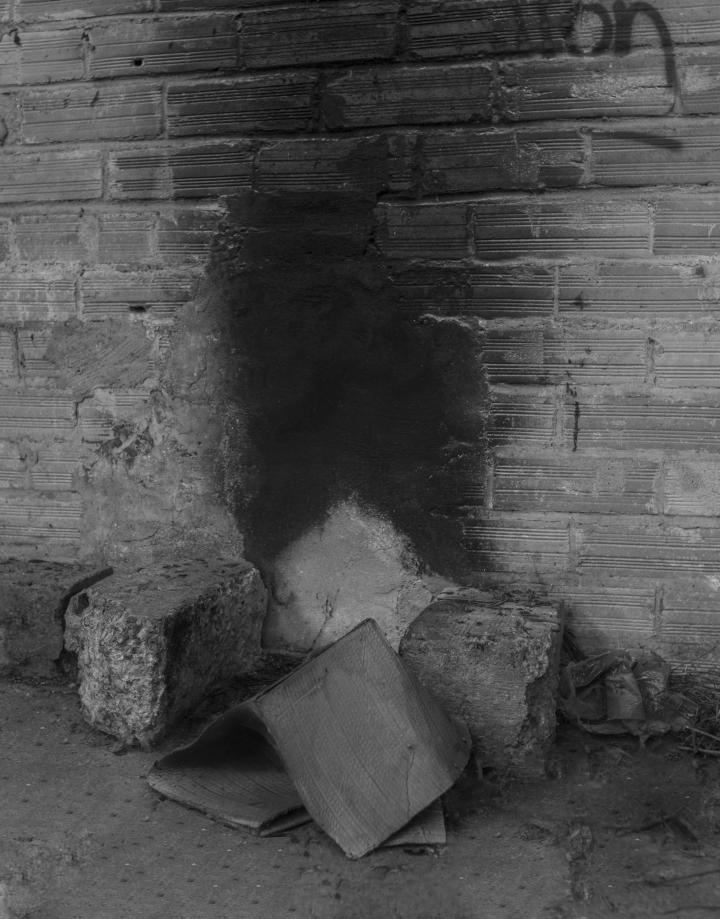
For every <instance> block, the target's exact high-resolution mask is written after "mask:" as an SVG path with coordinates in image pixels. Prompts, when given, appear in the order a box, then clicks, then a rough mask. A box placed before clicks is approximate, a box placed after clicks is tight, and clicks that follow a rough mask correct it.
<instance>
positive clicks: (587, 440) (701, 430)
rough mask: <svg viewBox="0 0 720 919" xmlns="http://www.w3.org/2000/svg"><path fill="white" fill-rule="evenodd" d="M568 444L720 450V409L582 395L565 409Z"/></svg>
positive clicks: (698, 402) (700, 402) (695, 402)
mask: <svg viewBox="0 0 720 919" xmlns="http://www.w3.org/2000/svg"><path fill="white" fill-rule="evenodd" d="M563 430H564V437H565V442H566V444H568V445H572V447H573V448H575V449H578V450H581V449H585V448H587V447H595V446H598V447H603V448H605V449H608V448H609V449H625V450H627V449H630V450H662V451H663V452H671V453H675V452H677V451H682V450H707V451H712V452H716V451H718V450H720V409H718V407H717V406H716V405H715V404H708V402H707V401H706V400H704V399H703V398H702V396H700V397H699V398H695V399H684V400H679V399H678V400H674V399H668V398H661V397H659V396H649V395H622V396H621V395H607V394H605V393H599V394H597V395H596V394H592V395H591V394H590V393H583V392H579V393H578V394H577V398H576V399H568V400H567V401H566V404H565V407H564V424H563Z"/></svg>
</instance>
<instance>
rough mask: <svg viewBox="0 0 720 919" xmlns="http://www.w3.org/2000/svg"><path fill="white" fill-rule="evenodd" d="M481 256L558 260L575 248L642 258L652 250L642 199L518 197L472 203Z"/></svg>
mask: <svg viewBox="0 0 720 919" xmlns="http://www.w3.org/2000/svg"><path fill="white" fill-rule="evenodd" d="M473 213H474V237H475V248H476V254H477V256H478V257H479V258H481V259H488V260H493V259H506V258H523V257H528V256H533V257H536V258H557V257H558V256H563V255H571V254H573V253H576V252H591V253H592V254H593V255H595V256H615V257H625V258H631V257H636V258H637V257H638V256H643V255H647V254H648V252H649V248H650V221H649V216H648V211H647V207H646V206H645V205H644V204H643V203H642V202H634V201H626V200H625V201H620V200H617V199H605V200H603V199H596V198H595V197H593V198H586V197H576V198H572V199H571V198H566V199H565V198H561V197H560V196H556V197H555V198H554V199H549V200H547V201H544V200H537V199H528V200H527V201H525V202H518V201H517V200H515V199H510V200H502V199H497V200H495V201H488V202H486V203H477V204H474V205H473Z"/></svg>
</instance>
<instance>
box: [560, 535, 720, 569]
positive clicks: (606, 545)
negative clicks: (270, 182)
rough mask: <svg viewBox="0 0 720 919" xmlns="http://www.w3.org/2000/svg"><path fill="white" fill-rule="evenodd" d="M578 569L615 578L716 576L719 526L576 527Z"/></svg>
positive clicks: (719, 547) (719, 549)
mask: <svg viewBox="0 0 720 919" xmlns="http://www.w3.org/2000/svg"><path fill="white" fill-rule="evenodd" d="M577 535H578V568H579V569H580V570H581V571H597V572H604V573H606V574H608V575H611V576H615V577H631V576H637V577H645V578H664V577H677V576H679V575H683V574H684V575H690V576H695V575H702V574H715V573H716V572H717V559H718V551H720V530H718V529H717V528H714V527H707V528H695V527H694V528H691V529H685V528H682V527H678V526H668V525H665V524H662V523H658V522H655V521H649V522H647V523H645V524H641V523H631V522H628V523H614V524H594V525H593V524H588V525H586V526H583V527H579V528H578V534H577Z"/></svg>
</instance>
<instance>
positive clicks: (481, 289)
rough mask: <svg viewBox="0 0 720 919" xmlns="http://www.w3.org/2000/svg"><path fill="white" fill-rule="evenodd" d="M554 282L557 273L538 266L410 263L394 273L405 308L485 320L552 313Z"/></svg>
mask: <svg viewBox="0 0 720 919" xmlns="http://www.w3.org/2000/svg"><path fill="white" fill-rule="evenodd" d="M554 285H555V275H554V272H553V271H551V270H548V269H546V268H538V267H537V266H534V265H517V266H512V267H503V266H493V267H476V266H473V267H467V266H458V267H452V268H426V267H421V268H417V267H415V266H409V267H406V268H399V269H397V271H396V272H395V274H394V276H393V287H394V289H395V290H396V291H397V292H398V295H399V297H400V298H401V309H402V310H403V312H407V313H409V314H418V315H422V314H424V313H431V314H433V315H437V316H445V315H450V316H455V315H458V316H477V317H478V318H479V319H501V318H502V319H505V318H507V319H525V318H542V317H550V316H552V314H553V308H554Z"/></svg>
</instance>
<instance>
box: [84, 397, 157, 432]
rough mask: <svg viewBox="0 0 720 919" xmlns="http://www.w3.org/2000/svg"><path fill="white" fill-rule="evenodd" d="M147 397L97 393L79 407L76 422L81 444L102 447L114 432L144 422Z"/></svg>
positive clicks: (147, 403)
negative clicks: (95, 444)
mask: <svg viewBox="0 0 720 919" xmlns="http://www.w3.org/2000/svg"><path fill="white" fill-rule="evenodd" d="M148 405H149V395H148V393H147V392H146V391H145V390H140V391H137V392H132V391H131V392H119V391H117V390H112V391H109V390H108V391H101V392H96V393H95V394H94V395H93V397H92V398H90V399H85V400H84V401H83V402H81V403H80V405H79V407H78V422H79V425H80V431H81V434H82V439H83V442H84V443H103V442H105V441H108V440H112V439H113V437H115V433H116V430H117V429H122V428H123V427H126V426H127V425H128V424H133V423H135V422H137V421H141V420H144V419H145V418H146V416H147V412H148Z"/></svg>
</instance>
